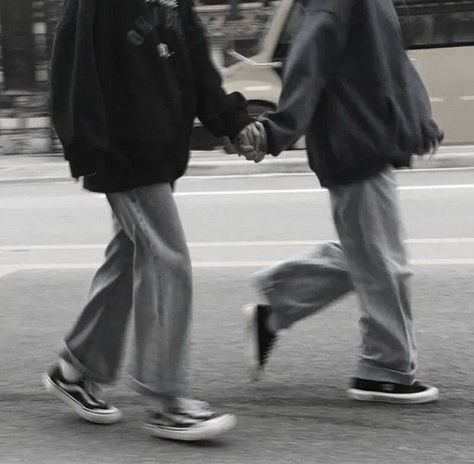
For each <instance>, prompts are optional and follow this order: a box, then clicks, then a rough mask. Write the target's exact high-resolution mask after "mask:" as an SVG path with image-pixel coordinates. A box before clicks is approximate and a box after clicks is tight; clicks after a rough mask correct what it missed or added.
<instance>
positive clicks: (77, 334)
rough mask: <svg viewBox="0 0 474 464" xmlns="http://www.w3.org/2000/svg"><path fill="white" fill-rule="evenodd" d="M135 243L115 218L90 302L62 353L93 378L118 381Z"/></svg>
mask: <svg viewBox="0 0 474 464" xmlns="http://www.w3.org/2000/svg"><path fill="white" fill-rule="evenodd" d="M132 270H133V244H132V242H131V241H130V240H129V239H128V237H127V235H126V234H125V232H124V231H123V229H122V228H121V226H120V224H119V222H118V221H117V219H116V218H114V236H113V238H112V240H111V241H110V243H109V245H108V247H107V249H106V252H105V262H104V264H103V265H102V266H101V267H100V269H99V270H98V271H97V273H96V274H95V276H94V278H93V280H92V285H91V290H90V293H89V297H88V301H87V303H86V305H85V307H84V309H83V311H82V314H81V315H80V317H79V319H78V320H77V322H76V324H75V326H74V328H73V329H72V331H71V332H70V333H69V335H68V336H67V337H66V339H65V347H64V349H63V350H62V352H61V353H60V356H61V357H62V358H63V359H64V360H66V361H68V362H70V363H71V364H73V365H74V366H75V367H76V368H77V369H78V370H80V371H81V372H82V373H83V374H84V375H85V376H86V377H88V378H89V379H90V380H94V381H96V382H100V383H110V382H112V381H113V380H115V378H116V375H117V372H118V370H119V367H120V361H121V359H122V353H123V346H124V343H125V336H126V331H127V323H128V318H129V314H130V311H131V308H132V273H133V272H132Z"/></svg>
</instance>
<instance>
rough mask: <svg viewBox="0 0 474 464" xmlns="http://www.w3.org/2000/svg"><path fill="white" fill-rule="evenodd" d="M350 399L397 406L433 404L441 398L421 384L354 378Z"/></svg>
mask: <svg viewBox="0 0 474 464" xmlns="http://www.w3.org/2000/svg"><path fill="white" fill-rule="evenodd" d="M347 393H348V395H349V398H352V399H354V400H358V401H378V402H382V403H395V404H423V403H432V402H434V401H437V400H438V398H439V390H438V389H437V388H435V387H431V386H429V385H423V384H422V383H420V382H414V383H413V384H411V385H402V384H399V383H391V382H376V381H373V380H364V379H358V378H354V379H352V382H351V387H350V388H349V390H348V391H347Z"/></svg>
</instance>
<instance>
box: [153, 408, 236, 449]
mask: <svg viewBox="0 0 474 464" xmlns="http://www.w3.org/2000/svg"><path fill="white" fill-rule="evenodd" d="M185 401H187V402H188V403H189V404H191V407H189V405H186V403H183V404H181V405H179V406H177V407H175V408H172V409H169V410H166V411H165V412H163V411H162V412H154V413H152V414H151V415H150V417H149V419H148V421H147V422H146V423H145V429H146V430H148V431H149V432H150V433H151V435H153V436H154V437H158V438H163V439H165V440H178V441H202V440H212V439H214V438H216V437H218V436H219V435H222V434H223V433H225V432H228V431H229V430H231V429H233V428H234V427H235V425H236V423H237V419H236V418H235V416H234V415H232V414H223V415H221V416H217V415H216V414H214V413H213V412H212V411H211V410H210V408H209V406H208V405H207V404H206V403H203V402H200V401H199V402H197V401H194V400H185ZM193 403H194V406H193V405H192V404H193ZM196 405H198V406H197V407H196Z"/></svg>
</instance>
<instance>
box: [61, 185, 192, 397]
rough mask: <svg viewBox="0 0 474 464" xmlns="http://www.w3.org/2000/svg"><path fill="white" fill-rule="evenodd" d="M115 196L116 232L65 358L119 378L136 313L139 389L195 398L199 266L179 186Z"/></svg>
mask: <svg viewBox="0 0 474 464" xmlns="http://www.w3.org/2000/svg"><path fill="white" fill-rule="evenodd" d="M107 199H108V201H109V204H110V206H111V208H112V211H113V216H114V236H113V238H112V240H111V242H110V243H109V245H108V247H107V250H106V252H105V261H104V263H103V265H102V266H101V267H100V269H99V270H98V271H97V273H96V274H95V276H94V278H93V280H92V285H91V290H90V294H89V297H88V300H87V303H86V305H85V307H84V309H83V311H82V314H81V315H80V317H79V319H78V320H77V322H76V324H75V326H74V327H73V329H72V331H71V332H70V333H69V335H68V336H67V337H66V339H65V348H64V349H63V351H62V352H61V354H60V356H61V357H62V358H63V359H65V360H66V361H68V362H70V363H72V364H73V365H74V366H75V367H76V368H77V369H79V370H80V371H81V372H82V373H83V374H84V375H85V376H86V377H87V378H88V379H90V380H93V381H96V382H99V383H110V382H112V381H113V380H114V379H115V378H116V376H117V373H118V370H119V368H120V363H121V360H122V357H123V351H124V345H125V341H126V333H127V328H128V325H129V320H130V315H131V313H132V312H133V315H134V330H135V337H134V339H135V354H134V356H135V358H134V363H133V373H132V376H133V379H134V381H135V385H136V387H137V389H138V390H139V391H141V392H142V393H144V394H150V395H154V396H158V397H163V398H168V397H170V398H176V397H188V396H189V395H188V393H189V392H188V389H189V385H188V379H187V365H186V364H187V355H188V335H189V328H190V320H191V305H192V271H191V262H190V257H189V251H188V247H187V244H186V240H185V236H184V231H183V228H182V225H181V221H180V218H179V215H178V211H177V207H176V203H175V201H174V198H173V195H172V188H171V186H170V185H169V184H155V185H150V186H146V187H140V188H136V189H133V190H129V191H126V192H120V193H113V194H108V195H107ZM132 309H133V311H132Z"/></svg>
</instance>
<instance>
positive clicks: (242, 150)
mask: <svg viewBox="0 0 474 464" xmlns="http://www.w3.org/2000/svg"><path fill="white" fill-rule="evenodd" d="M237 151H238V152H239V153H240V154H241V155H244V156H245V155H247V154H248V153H254V152H255V148H254V147H253V146H251V145H240V146H239V147H238V148H237Z"/></svg>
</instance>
